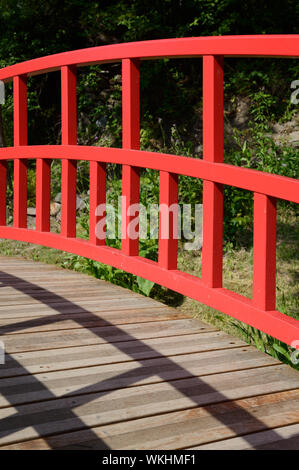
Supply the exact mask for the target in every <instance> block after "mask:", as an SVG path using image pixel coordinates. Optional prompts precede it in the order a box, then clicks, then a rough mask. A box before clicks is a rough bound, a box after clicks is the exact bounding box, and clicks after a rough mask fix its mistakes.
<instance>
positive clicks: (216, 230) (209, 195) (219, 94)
mask: <svg viewBox="0 0 299 470" xmlns="http://www.w3.org/2000/svg"><path fill="white" fill-rule="evenodd" d="M203 159H204V160H207V161H209V162H213V163H219V162H220V163H221V162H223V57H217V56H204V57H203ZM222 238H223V187H222V185H221V184H218V183H214V182H212V181H204V182H203V246H202V268H201V272H202V274H201V279H202V281H203V282H204V283H205V284H206V285H207V286H209V287H222V244H223V241H222Z"/></svg>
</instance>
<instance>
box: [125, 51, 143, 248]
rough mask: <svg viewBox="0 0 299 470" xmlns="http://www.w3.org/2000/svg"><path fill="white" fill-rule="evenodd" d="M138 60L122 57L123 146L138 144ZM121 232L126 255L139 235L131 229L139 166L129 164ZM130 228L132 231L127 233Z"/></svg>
mask: <svg viewBox="0 0 299 470" xmlns="http://www.w3.org/2000/svg"><path fill="white" fill-rule="evenodd" d="M139 80H140V71H139V60H131V59H123V61H122V115H123V117H122V125H123V136H122V138H123V148H124V149H139V147H140V110H139V108H140V98H139ZM122 196H123V198H122V227H121V230H122V233H121V238H122V240H121V249H122V251H123V252H124V253H125V254H127V255H130V256H137V255H138V252H139V244H138V242H139V238H138V237H136V236H135V235H136V232H138V225H137V226H136V228H135V230H134V225H135V222H133V221H134V219H135V221H136V217H138V215H139V212H138V210H135V209H134V207H132V206H133V205H137V204H138V203H139V168H137V167H132V166H130V165H123V167H122ZM130 232H132V233H130Z"/></svg>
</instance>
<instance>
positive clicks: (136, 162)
mask: <svg viewBox="0 0 299 470" xmlns="http://www.w3.org/2000/svg"><path fill="white" fill-rule="evenodd" d="M196 56H202V57H203V160H199V159H194V158H186V157H182V156H173V155H166V154H160V153H159V158H157V154H154V153H152V152H144V151H140V150H139V147H140V146H139V65H140V60H142V59H143V60H144V59H155V58H162V57H196ZM224 56H230V57H231V56H235V57H236V56H241V57H243V56H251V57H298V56H299V35H276V36H275V35H272V36H224V37H209V38H182V39H169V40H168V39H167V40H159V41H145V42H137V43H129V44H118V45H113V46H104V47H95V48H91V49H83V50H79V51H71V52H65V53H62V54H55V55H52V56H48V57H42V58H39V59H34V60H31V61H28V62H23V63H20V64H16V65H12V66H10V67H6V68H4V69H2V70H0V80H3V81H9V80H13V83H14V147H8V148H2V149H0V196H1V197H0V238H8V239H15V240H22V241H26V242H31V243H37V244H40V245H45V246H50V247H53V248H58V249H61V250H65V251H68V252H72V253H76V254H78V255H81V256H84V257H87V258H91V259H94V260H97V261H100V262H103V263H105V264H108V265H111V266H114V267H117V268H120V269H123V270H126V271H128V272H131V273H133V274H136V275H138V276H141V277H144V278H147V279H149V280H151V281H154V282H156V283H158V284H161V285H164V286H165V287H168V288H170V289H172V290H174V291H177V292H179V293H181V294H183V295H187V296H189V297H192V298H194V299H196V300H198V301H200V302H203V303H205V304H207V305H209V306H210V307H212V308H215V309H216V310H220V311H222V312H224V313H226V314H228V315H231V316H233V317H235V318H237V319H239V320H241V321H243V322H245V323H247V324H249V325H251V326H253V327H255V328H258V329H260V330H262V331H264V332H265V333H268V334H270V335H272V336H274V337H276V338H278V339H280V340H281V341H284V342H286V343H288V344H291V343H292V342H293V341H294V340H297V339H298V338H299V321H297V320H295V319H293V318H291V317H288V316H286V315H283V314H282V313H281V312H279V311H277V310H275V274H276V256H275V252H276V198H282V199H285V200H288V201H293V202H297V203H298V202H299V181H297V180H295V179H292V178H286V177H283V176H279V175H272V174H269V173H263V172H259V171H255V170H251V169H247V168H239V167H236V166H232V165H227V164H224V163H223V58H224ZM116 61H121V62H122V78H123V148H122V149H114V148H102V147H86V146H77V145H76V140H77V137H76V130H77V129H76V120H77V119H76V67H77V66H83V65H87V64H94V63H103V62H116ZM58 69H61V92H62V93H61V114H62V145H57V146H52V145H45V146H28V145H27V87H26V79H27V76H28V75H34V74H39V73H45V72H49V71H53V70H58ZM28 159H36V161H37V165H36V172H37V175H36V229H35V230H29V229H27V189H26V188H27V160H28ZM52 159H61V160H62V197H61V202H62V213H61V233H60V234H57V233H51V232H50V209H49V208H50V163H51V160H52ZM8 160H13V161H14V218H13V227H8V226H6V164H7V161H8ZM78 160H88V161H90V214H89V218H90V226H89V227H90V230H89V232H90V236H89V240H88V241H87V240H82V239H79V238H76V205H75V200H76V171H77V167H76V164H77V161H78ZM107 162H111V163H118V164H121V165H122V166H123V172H122V174H123V195H125V196H126V201H127V205H123V208H122V210H123V215H122V230H123V233H126V229H127V227H128V224H129V223H130V221H131V218H132V217H131V216H130V215H128V214H127V210H126V209H127V207H128V205H130V204H132V203H138V201H139V168H151V169H155V170H158V171H159V172H160V201H159V202H160V204H165V203H166V204H167V205H168V206H170V205H171V204H173V203H176V202H177V200H178V177H177V176H178V175H179V174H181V175H188V176H192V177H197V178H202V179H203V208H204V213H203V253H202V255H203V259H202V277H201V279H199V278H197V277H195V276H192V275H190V274H186V273H183V272H181V271H179V270H177V240H176V239H175V237H174V236H173V234H171V235H170V237H169V238H168V239H164V238H163V237H162V236H161V233H160V235H159V258H158V262H154V261H151V260H147V259H145V258H142V257H140V256H139V255H138V239H137V240H132V239H130V238H128V237H127V235H126V236H125V238H124V239H123V240H122V245H121V250H117V249H114V248H111V247H108V246H106V245H105V240H100V239H98V238H97V237H96V236H95V226H96V223H97V222H98V220H99V217H97V216H96V215H95V208H96V207H97V206H98V205H99V204H102V203H104V202H105V196H106V163H107ZM223 184H227V185H232V186H235V187H238V188H243V189H246V190H249V191H253V192H254V256H253V296H252V299H248V298H246V297H244V296H241V295H238V294H236V293H234V292H231V291H229V290H227V289H224V288H223V287H222V224H223V214H222V212H223ZM160 226H161V223H160Z"/></svg>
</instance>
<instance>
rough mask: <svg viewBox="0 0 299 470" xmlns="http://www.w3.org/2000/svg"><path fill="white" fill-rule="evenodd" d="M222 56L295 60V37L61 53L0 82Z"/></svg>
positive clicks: (7, 71) (12, 70)
mask: <svg viewBox="0 0 299 470" xmlns="http://www.w3.org/2000/svg"><path fill="white" fill-rule="evenodd" d="M203 55H222V56H227V57H289V58H291V57H299V34H289V35H280V34H277V35H252V36H212V37H192V38H178V39H158V40H154V41H139V42H130V43H122V44H113V45H109V46H98V47H91V48H87V49H79V50H76V51H70V52H62V53H59V54H53V55H49V56H45V57H40V58H38V59H33V60H28V61H26V62H21V63H19V64H15V65H10V66H8V67H5V68H3V69H1V70H0V80H3V81H10V80H11V79H12V78H13V77H14V76H17V75H39V74H42V73H46V72H53V71H55V70H59V68H60V67H62V66H65V65H73V64H76V65H79V66H84V65H92V64H100V63H105V62H106V63H108V62H118V61H120V60H122V59H125V58H130V59H134V58H140V59H143V60H145V59H158V58H167V57H169V58H171V57H172V58H177V57H189V58H190V57H196V56H203Z"/></svg>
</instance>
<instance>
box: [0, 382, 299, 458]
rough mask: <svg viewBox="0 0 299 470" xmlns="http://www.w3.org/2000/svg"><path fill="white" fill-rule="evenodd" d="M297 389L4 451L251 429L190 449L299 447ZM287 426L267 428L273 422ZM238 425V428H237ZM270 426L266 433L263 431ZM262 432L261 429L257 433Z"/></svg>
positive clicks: (198, 438)
mask: <svg viewBox="0 0 299 470" xmlns="http://www.w3.org/2000/svg"><path fill="white" fill-rule="evenodd" d="M298 419H299V391H298V390H296V391H292V392H282V393H277V394H272V395H265V396H261V397H258V398H255V397H254V398H248V399H245V400H236V401H233V402H228V403H225V404H219V405H210V406H207V407H202V408H195V409H192V410H184V411H179V412H174V413H167V414H164V415H159V416H151V417H147V418H141V419H134V420H132V421H128V422H121V423H115V424H110V425H104V426H99V427H93V428H92V433H93V435H94V439H92V438H91V433H90V432H89V431H86V430H82V431H74V432H71V433H68V434H59V435H57V436H51V437H48V438H47V439H43V438H40V439H36V440H30V441H25V442H21V443H17V444H11V445H8V446H4V447H3V449H24V450H27V449H39V450H42V449H55V448H56V449H58V448H60V449H82V450H83V449H86V450H88V449H92V450H100V449H103V448H104V446H106V448H110V449H119V450H120V449H121V450H124V449H126V450H130V449H139V450H147V449H157V450H158V449H159V450H160V449H161V450H172V449H178V448H179V449H181V448H186V447H188V446H189V448H190V444H191V445H194V444H195V443H199V442H209V441H211V440H212V439H215V438H217V437H218V438H219V437H220V436H221V437H222V438H227V437H228V436H230V435H234V434H235V433H236V432H241V433H242V434H243V433H245V432H252V433H251V434H250V435H244V437H236V438H231V439H229V438H227V439H226V440H224V441H218V442H211V443H209V444H203V445H200V446H196V447H192V449H198V450H216V449H217V450H218V449H223V450H243V449H249V448H251V449H252V448H254V449H261V448H266V449H269V448H274V449H294V450H298V434H299V424H297V423H296V420H298ZM225 423H227V424H225ZM285 423H296V424H289V425H287V426H284V427H279V428H275V429H274V430H272V429H268V430H267V428H269V427H272V426H273V425H277V424H278V425H279V426H282V425H284V424H285ZM238 428H239V429H240V431H238ZM262 429H266V430H265V431H260V430H262ZM257 430H259V431H260V432H258V433H257V432H255V433H254V432H253V431H257Z"/></svg>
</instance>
